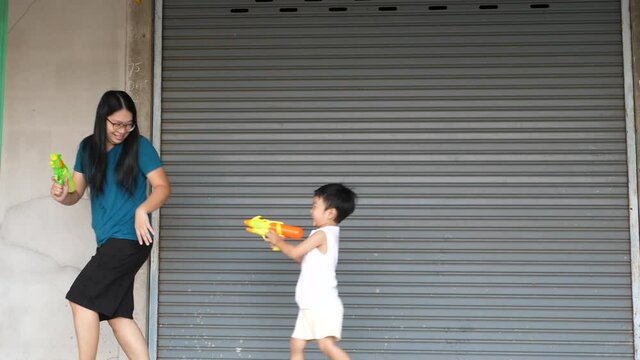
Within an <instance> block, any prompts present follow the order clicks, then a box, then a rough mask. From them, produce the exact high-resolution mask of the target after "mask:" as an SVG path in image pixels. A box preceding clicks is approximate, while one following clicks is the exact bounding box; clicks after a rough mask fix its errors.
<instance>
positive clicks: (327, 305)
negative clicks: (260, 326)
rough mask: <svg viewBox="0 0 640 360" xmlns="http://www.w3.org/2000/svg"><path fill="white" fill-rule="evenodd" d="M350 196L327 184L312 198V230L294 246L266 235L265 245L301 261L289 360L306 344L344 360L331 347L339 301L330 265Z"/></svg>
mask: <svg viewBox="0 0 640 360" xmlns="http://www.w3.org/2000/svg"><path fill="white" fill-rule="evenodd" d="M356 197H357V196H356V194H355V193H354V192H353V191H352V190H351V189H349V188H347V187H346V186H344V185H342V184H327V185H323V186H321V187H319V188H318V189H317V190H316V191H315V192H314V193H313V206H312V207H311V210H310V212H311V220H312V222H313V226H314V228H315V230H313V231H312V232H311V234H309V237H308V238H307V239H306V240H304V241H303V242H301V243H299V244H298V245H292V244H289V243H287V242H285V241H284V240H283V238H282V237H280V236H278V234H276V233H275V232H274V231H270V232H269V233H268V234H267V236H266V241H267V242H268V243H269V244H271V246H277V247H279V248H280V250H281V251H282V253H283V254H285V255H286V256H288V257H290V258H291V259H293V260H295V261H297V262H301V266H300V277H299V278H298V284H297V285H296V303H298V307H299V311H298V319H297V320H296V326H295V329H294V330H293V334H292V335H291V341H290V347H291V360H303V359H304V348H305V346H306V344H307V341H308V340H317V341H318V347H319V348H320V350H321V351H322V352H323V353H324V354H325V355H326V356H327V357H328V358H329V359H331V360H349V359H350V358H349V355H347V353H346V352H345V351H344V350H342V349H341V348H340V347H338V345H337V344H336V341H337V340H340V337H341V334H342V315H343V307H342V301H341V300H340V297H339V296H338V281H337V280H336V265H337V264H338V246H339V240H340V228H339V227H338V224H339V223H340V222H341V221H342V220H344V219H346V218H347V216H349V215H351V213H352V212H353V210H354V209H355V201H356Z"/></svg>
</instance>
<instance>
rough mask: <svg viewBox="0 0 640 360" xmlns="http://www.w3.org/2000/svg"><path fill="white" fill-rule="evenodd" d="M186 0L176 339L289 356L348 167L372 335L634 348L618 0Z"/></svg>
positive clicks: (348, 291)
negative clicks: (280, 226) (305, 264)
mask: <svg viewBox="0 0 640 360" xmlns="http://www.w3.org/2000/svg"><path fill="white" fill-rule="evenodd" d="M163 2H164V9H163V11H164V26H163V34H164V39H163V91H162V108H163V111H162V150H163V153H162V157H163V160H164V162H165V166H166V169H167V171H168V173H169V176H170V178H171V181H172V184H173V190H174V195H173V197H172V198H171V200H170V202H169V204H168V205H167V206H165V207H164V209H163V211H162V220H161V224H162V229H161V231H162V242H161V248H160V296H159V312H160V313H159V324H160V327H159V329H158V334H159V343H158V354H159V358H160V359H185V358H186V359H210V358H216V359H217V358H224V359H236V358H252V359H284V358H287V356H288V350H287V346H288V337H289V336H290V334H291V330H292V328H293V323H294V318H295V315H296V311H297V309H296V307H295V303H294V301H293V291H294V286H295V281H296V276H297V267H296V265H295V264H293V263H291V262H290V261H287V260H286V259H285V258H284V257H283V256H281V255H280V254H275V253H272V252H270V251H269V250H268V249H267V248H266V247H265V246H264V244H263V243H262V240H261V239H259V238H256V237H253V236H251V235H250V234H248V233H245V232H244V230H243V227H242V224H241V220H242V219H244V218H248V217H251V216H253V215H257V214H261V215H264V216H267V217H271V218H276V219H280V220H284V221H287V222H290V223H293V224H298V225H305V226H306V225H307V224H309V220H308V208H309V205H310V202H311V193H312V191H313V190H314V189H315V188H316V187H317V186H319V185H321V184H323V183H327V182H332V181H341V182H346V183H347V184H350V185H352V186H353V187H354V188H355V189H356V191H357V192H358V193H359V194H360V197H361V200H360V203H359V208H358V209H357V211H356V214H355V215H354V216H353V217H352V218H350V219H348V220H347V221H345V223H344V227H343V234H342V236H343V242H342V249H341V259H340V265H339V269H338V276H339V281H340V290H341V294H342V297H343V301H344V303H345V315H346V317H345V327H344V334H343V335H344V338H345V339H344V341H343V342H342V343H341V344H342V346H343V347H344V348H345V349H346V350H348V351H349V352H350V353H351V355H352V357H353V358H354V359H394V360H396V359H430V360H444V359H458V360H502V359H512V360H532V359H536V360H540V359H545V360H549V359H562V360H584V359H608V360H613V359H616V360H617V359H632V358H633V356H632V351H633V344H632V334H631V330H632V324H631V322H632V314H631V294H630V269H629V254H628V252H629V235H628V219H627V196H626V193H627V186H626V165H625V123H624V113H623V110H624V104H623V87H622V81H623V80H622V58H621V55H622V50H621V35H620V4H619V3H618V2H617V1H604V0H603V1H596V0H593V1H545V2H532V1H495V2H478V1H446V2H441V3H433V2H426V1H409V0H407V1H373V0H372V1H355V0H354V1H337V0H336V1H331V0H326V1H302V0H282V1H279V0H275V1H266V0H261V1H258V0H256V1H248V0H246V1H237V0H234V1H231V0H229V1H195V0H189V1H186V0H180V1H178V0H164V1H163ZM493 5H496V6H493ZM306 230H307V231H308V230H309V228H308V227H307V228H306ZM311 348H315V346H311ZM308 358H309V359H320V358H323V357H322V356H320V354H319V353H318V352H317V351H312V352H310V353H309V356H308Z"/></svg>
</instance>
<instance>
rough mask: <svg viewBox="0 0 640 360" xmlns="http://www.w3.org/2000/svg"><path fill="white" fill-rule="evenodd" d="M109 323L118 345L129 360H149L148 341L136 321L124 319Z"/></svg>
mask: <svg viewBox="0 0 640 360" xmlns="http://www.w3.org/2000/svg"><path fill="white" fill-rule="evenodd" d="M108 321H109V325H110V326H111V329H113V334H114V335H115V336H116V340H118V344H120V347H122V350H124V353H125V354H126V355H127V357H128V358H129V360H149V350H148V349H147V341H146V340H145V338H144V336H143V335H142V332H141V331H140V328H139V327H138V325H137V324H136V322H135V321H133V320H131V319H127V318H123V317H117V318H113V319H111V320H108Z"/></svg>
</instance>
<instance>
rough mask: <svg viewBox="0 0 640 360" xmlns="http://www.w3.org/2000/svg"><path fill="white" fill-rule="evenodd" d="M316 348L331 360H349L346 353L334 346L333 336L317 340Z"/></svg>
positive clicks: (336, 345)
mask: <svg viewBox="0 0 640 360" xmlns="http://www.w3.org/2000/svg"><path fill="white" fill-rule="evenodd" d="M318 347H319V348H320V351H322V353H324V354H325V355H327V357H329V359H331V360H350V359H351V358H350V357H349V355H347V353H346V352H345V351H344V350H342V349H341V348H340V347H339V346H338V344H336V339H335V338H334V337H333V336H329V337H326V338H324V339H320V340H318Z"/></svg>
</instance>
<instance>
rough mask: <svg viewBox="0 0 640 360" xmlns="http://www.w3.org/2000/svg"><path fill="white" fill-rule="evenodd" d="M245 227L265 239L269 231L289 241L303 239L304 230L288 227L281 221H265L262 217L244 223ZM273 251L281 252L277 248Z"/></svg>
mask: <svg viewBox="0 0 640 360" xmlns="http://www.w3.org/2000/svg"><path fill="white" fill-rule="evenodd" d="M244 224H245V226H246V227H247V228H246V229H245V230H247V231H248V232H250V233H252V234H256V235H260V236H262V238H263V239H266V237H267V233H268V232H269V230H273V231H275V232H276V234H278V235H280V236H284V237H286V238H289V239H296V240H297V239H301V238H302V234H303V233H304V232H303V231H302V228H300V227H297V226H291V225H286V224H285V223H283V222H280V221H272V220H269V219H264V218H262V216H260V215H258V216H254V217H253V218H251V219H247V220H245V221H244ZM271 250H273V251H280V249H279V248H278V247H276V246H274V247H272V248H271Z"/></svg>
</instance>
